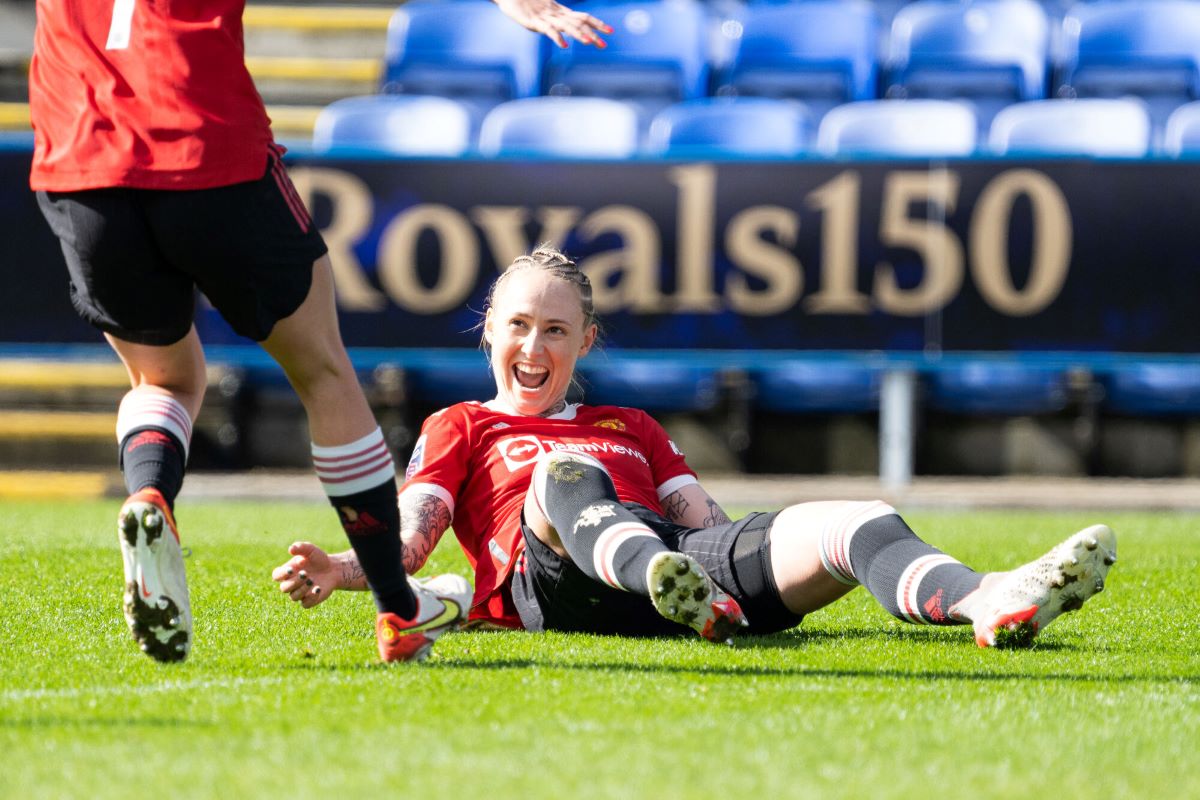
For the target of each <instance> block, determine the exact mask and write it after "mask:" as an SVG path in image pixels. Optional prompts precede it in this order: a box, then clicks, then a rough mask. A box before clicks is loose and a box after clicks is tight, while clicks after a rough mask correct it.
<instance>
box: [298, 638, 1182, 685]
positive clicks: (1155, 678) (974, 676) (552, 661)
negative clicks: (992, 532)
mask: <svg viewBox="0 0 1200 800" xmlns="http://www.w3.org/2000/svg"><path fill="white" fill-rule="evenodd" d="M480 635H483V636H502V637H508V636H512V637H521V639H522V641H521V647H522V649H524V647H525V644H526V643H528V644H530V645H533V646H536V643H535V640H536V638H537V637H539V636H541V634H538V633H529V632H524V631H511V632H504V633H499V632H489V633H485V634H480ZM571 635H572V636H586V638H589V639H594V640H595V641H596V642H597V643H602V642H608V643H611V642H614V641H619V640H621V639H623V638H625V639H627V640H629V641H641V642H646V643H650V642H660V643H661V642H669V641H673V640H672V639H662V638H659V639H651V638H645V639H640V640H639V639H629V638H628V637H620V636H604V635H597V634H571ZM868 639H876V640H880V641H881V642H886V641H887V640H891V641H900V640H907V641H912V642H914V643H918V644H920V643H929V644H946V645H958V644H961V646H962V647H963V648H964V649H967V648H969V649H970V650H971V651H977V652H978V653H979V656H980V658H981V659H983V660H981V661H980V662H979V667H978V668H977V669H972V668H961V669H922V668H918V667H914V668H913V669H902V668H898V667H895V666H893V667H887V668H880V669H871V668H866V667H863V668H855V667H806V666H803V665H796V666H763V665H757V664H730V663H721V662H724V661H725V660H726V659H725V655H726V654H727V653H737V652H739V651H743V652H744V651H753V650H797V649H801V648H803V647H804V646H806V645H812V644H816V643H818V642H821V643H825V644H829V643H833V644H836V643H837V642H838V641H851V640H868ZM548 644H549V645H550V647H548V649H555V648H557V646H558V644H559V643H558V642H552V643H551V642H548ZM697 644H699V643H697ZM704 647H708V648H711V649H712V653H713V660H712V662H709V663H700V664H696V663H661V662H659V663H652V664H648V663H639V661H638V658H639V656H633V655H631V656H630V657H629V658H613V657H611V656H609V655H607V654H604V653H596V654H595V656H594V657H590V658H588V660H584V661H580V660H574V659H571V658H564V657H561V656H557V655H556V654H554V653H552V652H548V653H547V654H546V655H545V656H540V655H534V656H529V655H487V654H467V655H465V656H464V655H457V654H456V655H451V656H447V657H440V656H437V655H435V657H434V658H433V659H432V660H430V661H428V662H425V663H423V664H421V665H419V666H418V665H393V664H381V663H378V662H357V663H344V662H330V661H319V660H314V659H312V658H305V659H304V660H303V661H298V662H292V663H289V664H284V665H281V668H282V669H284V670H289V671H297V672H313V673H315V672H326V673H364V674H366V673H370V672H380V671H387V670H390V669H413V668H416V669H435V670H451V671H466V670H471V671H486V670H491V671H502V670H528V669H550V670H553V669H559V670H568V671H576V672H593V673H622V672H630V673H645V674H662V675H670V674H679V675H684V674H696V673H701V674H705V675H717V676H728V677H756V676H759V677H797V678H889V679H896V680H912V681H931V680H938V681H975V682H985V683H991V682H1001V681H1017V680H1020V681H1037V682H1041V683H1050V682H1066V683H1113V682H1118V683H1138V684H1177V685H1186V686H1191V685H1192V684H1195V683H1198V682H1200V675H1179V674H1165V673H1147V674H1137V673H1130V672H1123V673H1105V674H1100V675H1097V674H1095V673H1094V672H1089V671H1087V670H1085V669H1083V668H1081V670H1080V672H1078V673H1070V672H1061V671H1059V672H1044V673H1037V672H1030V671H1027V670H1020V669H993V667H994V666H995V661H994V660H993V661H989V660H987V659H989V657H990V655H991V653H990V652H989V651H982V650H979V648H977V647H976V646H975V643H974V642H973V641H972V640H971V639H970V638H969V637H968V638H967V639H966V640H964V641H963V642H961V643H959V642H956V641H953V640H951V639H950V638H949V637H947V636H946V635H945V632H940V633H939V632H938V631H937V630H934V629H923V628H912V629H908V628H900V629H896V630H879V629H877V628H870V629H868V628H862V629H849V630H842V631H838V632H836V633H835V632H828V631H820V630H816V631H802V630H793V631H789V632H785V633H776V634H770V635H766V636H747V637H743V638H740V639H738V640H737V643H736V645H735V647H733V648H730V649H725V648H721V647H719V646H713V645H704ZM1082 650H1083V648H1079V647H1076V646H1074V645H1071V644H1068V643H1061V642H1038V643H1035V645H1034V646H1033V647H1031V648H1028V649H1026V650H1021V651H1015V652H1019V653H1024V654H1027V655H1029V656H1030V657H1036V656H1037V654H1038V653H1047V654H1048V653H1055V654H1058V653H1068V654H1069V653H1074V652H1082ZM1008 652H1014V651H1008ZM827 653H828V651H825V652H824V654H823V655H827ZM897 655H898V656H899V655H900V654H899V653H898V654H897ZM691 656H692V654H691V653H687V654H680V655H679V657H678V660H679V661H680V662H682V661H683V660H684V659H688V658H690V657H691ZM893 663H895V662H893ZM1032 663H1034V664H1036V662H1032Z"/></svg>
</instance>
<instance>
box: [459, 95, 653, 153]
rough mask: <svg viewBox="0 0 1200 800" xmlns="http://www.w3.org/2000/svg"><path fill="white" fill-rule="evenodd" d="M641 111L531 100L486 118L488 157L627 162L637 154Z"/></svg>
mask: <svg viewBox="0 0 1200 800" xmlns="http://www.w3.org/2000/svg"><path fill="white" fill-rule="evenodd" d="M638 137H639V123H638V114H637V111H636V110H635V109H634V107H633V106H631V105H630V104H628V103H624V102H621V101H620V100H610V99H607V98H603V97H527V98H525V99H524V100H512V101H510V102H507V103H501V104H500V105H498V106H496V107H495V108H494V109H492V110H491V111H490V112H488V115H487V116H486V117H484V119H483V125H482V127H481V128H480V131H479V152H480V153H482V154H483V155H485V156H537V157H560V158H628V157H629V156H632V155H634V154H635V153H636V152H637V150H638Z"/></svg>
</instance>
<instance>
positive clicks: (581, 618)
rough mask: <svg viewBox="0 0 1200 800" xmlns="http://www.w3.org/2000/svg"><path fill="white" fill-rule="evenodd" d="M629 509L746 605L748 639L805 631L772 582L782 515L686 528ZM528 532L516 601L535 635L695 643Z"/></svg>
mask: <svg viewBox="0 0 1200 800" xmlns="http://www.w3.org/2000/svg"><path fill="white" fill-rule="evenodd" d="M625 507H626V508H628V509H629V510H630V511H632V512H633V513H635V514H637V515H638V517H639V518H641V520H642V521H643V522H645V523H646V524H647V525H649V526H650V528H651V529H652V530H653V531H654V532H655V533H657V534H658V535H659V536H660V537H661V538H662V540H663V542H664V543H666V545H667V546H668V547H670V548H671V549H672V550H678V551H679V552H681V553H686V554H687V555H689V556H691V557H692V558H694V559H696V560H697V561H698V562H700V565H701V566H702V567H704V569H705V571H706V572H708V575H709V577H711V578H712V579H713V580H714V581H716V582H717V584H718V585H720V587H721V588H722V589H724V590H725V591H726V592H728V593H729V594H730V595H732V596H733V598H734V599H735V600H737V601H738V604H739V605H740V606H741V607H742V610H743V611H744V612H745V613H746V619H747V620H748V621H749V623H750V627H749V628H747V629H746V632H747V633H754V634H764V633H776V632H778V631H782V630H787V629H788V628H793V627H795V626H796V625H799V624H800V621H801V620H802V619H803V618H804V617H803V615H802V614H796V613H794V612H792V611H789V610H788V609H787V607H785V606H784V605H783V601H782V600H780V598H779V591H778V589H777V588H776V586H775V581H774V578H773V577H772V574H771V569H770V564H771V540H770V536H769V535H768V534H769V532H770V528H771V523H773V522H774V521H775V517H776V516H777V515H778V512H772V513H754V514H747V515H746V516H745V517H742V518H741V519H739V520H737V521H736V522H731V523H728V524H726V525H718V526H716V527H713V528H684V527H682V526H680V525H676V524H675V523H673V522H670V521H669V520H666V519H663V518H662V517H661V516H659V515H658V514H655V513H654V512H653V511H650V510H649V509H647V508H646V507H644V506H641V505H638V504H636V503H626V504H625ZM522 531H523V533H524V535H525V551H524V553H522V555H521V560H520V561H519V562H518V563H517V568H516V570H515V571H514V574H513V577H512V595H513V602H514V604H515V605H516V607H517V612H518V613H519V614H520V615H521V622H522V624H523V625H524V626H525V628H526V629H527V630H531V631H541V630H557V631H581V632H586V633H601V634H619V635H623V636H664V635H678V634H689V635H692V636H694V635H695V632H694V631H692V629H691V628H688V627H686V626H683V625H680V624H678V623H675V622H671V621H669V620H667V619H665V618H663V617H662V616H660V615H659V613H658V612H657V611H655V610H654V606H653V605H651V603H650V601H649V600H647V599H646V598H645V597H642V596H641V595H636V594H632V593H630V592H623V591H621V590H620V589H614V588H612V587H611V586H608V585H606V584H603V583H600V582H599V581H597V580H594V579H593V578H590V577H588V576H587V575H586V574H585V573H584V572H583V571H582V570H581V569H579V567H577V566H575V564H574V563H573V562H571V561H569V560H567V559H565V558H562V557H561V556H559V555H558V554H557V553H555V552H554V551H553V550H551V549H550V548H549V547H548V546H547V545H546V544H545V543H544V542H542V541H541V540H540V539H538V538H537V536H535V535H534V534H533V531H531V530H530V529H529V528H528V527H526V526H525V525H522Z"/></svg>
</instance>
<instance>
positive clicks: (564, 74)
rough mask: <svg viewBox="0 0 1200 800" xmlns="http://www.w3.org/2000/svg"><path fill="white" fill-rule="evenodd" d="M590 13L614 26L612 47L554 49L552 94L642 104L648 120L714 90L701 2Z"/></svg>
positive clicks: (669, 1) (549, 77) (659, 0)
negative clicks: (664, 109)
mask: <svg viewBox="0 0 1200 800" xmlns="http://www.w3.org/2000/svg"><path fill="white" fill-rule="evenodd" d="M588 10H589V12H591V13H593V14H595V15H596V16H597V17H600V18H601V19H603V20H604V21H605V22H607V23H608V24H609V25H610V26H612V28H613V32H612V33H611V34H606V35H605V36H604V38H605V41H607V43H608V46H607V47H605V48H603V49H601V48H596V47H581V46H578V45H572V46H570V47H567V48H558V47H553V48H551V52H550V55H549V56H548V57H547V59H546V68H545V86H546V92H547V94H551V95H572V96H576V97H579V96H583V97H608V98H613V99H618V100H626V101H630V102H633V103H636V104H637V105H638V107H639V108H640V109H642V113H643V115H644V116H645V117H646V118H647V119H648V118H649V116H650V115H651V114H653V113H654V112H656V111H658V110H659V109H661V108H662V107H664V106H666V105H668V104H670V103H675V102H678V101H680V100H690V99H693V98H696V97H704V96H705V94H706V93H707V90H708V74H709V65H708V57H707V50H706V46H707V39H706V37H707V27H706V26H707V11H706V10H705V7H704V5H703V4H702V3H700V2H698V1H697V0H644V2H611V3H610V2H606V3H598V4H595V5H589V6H588Z"/></svg>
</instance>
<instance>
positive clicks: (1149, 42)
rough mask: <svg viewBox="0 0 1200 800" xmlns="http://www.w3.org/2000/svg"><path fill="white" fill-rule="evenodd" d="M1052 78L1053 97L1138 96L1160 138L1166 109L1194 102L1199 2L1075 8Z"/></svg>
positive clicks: (1142, 1) (1120, 1)
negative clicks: (1055, 81)
mask: <svg viewBox="0 0 1200 800" xmlns="http://www.w3.org/2000/svg"><path fill="white" fill-rule="evenodd" d="M1057 71H1058V77H1057V83H1058V90H1057V93H1058V95H1059V96H1060V97H1124V96H1126V95H1134V96H1137V97H1140V98H1142V99H1143V100H1144V101H1145V102H1146V103H1147V106H1148V108H1149V111H1150V116H1151V120H1152V121H1153V122H1154V124H1155V130H1156V132H1159V133H1161V129H1162V127H1163V126H1164V125H1165V123H1166V118H1167V117H1168V116H1169V115H1170V112H1171V111H1172V110H1174V109H1175V108H1176V107H1178V106H1179V105H1182V104H1183V103H1185V102H1188V101H1190V100H1197V99H1200V3H1196V2H1194V1H1193V0H1101V1H1100V2H1090V3H1077V4H1076V5H1074V6H1072V7H1071V10H1070V11H1069V12H1068V14H1067V16H1066V17H1064V19H1063V41H1062V55H1061V62H1060V63H1059V65H1058V67H1057Z"/></svg>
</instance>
